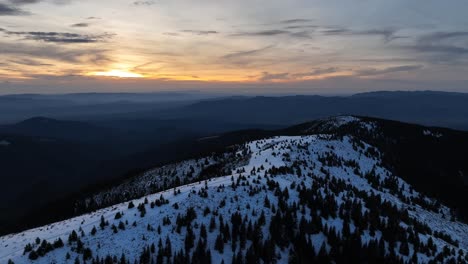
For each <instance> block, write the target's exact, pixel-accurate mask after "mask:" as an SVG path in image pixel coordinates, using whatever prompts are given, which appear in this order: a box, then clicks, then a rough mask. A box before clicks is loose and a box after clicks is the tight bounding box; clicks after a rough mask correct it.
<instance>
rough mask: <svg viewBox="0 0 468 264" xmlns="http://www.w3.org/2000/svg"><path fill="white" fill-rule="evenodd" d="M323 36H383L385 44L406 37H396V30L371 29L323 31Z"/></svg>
mask: <svg viewBox="0 0 468 264" xmlns="http://www.w3.org/2000/svg"><path fill="white" fill-rule="evenodd" d="M321 32H322V34H324V35H328V36H382V37H383V39H384V41H385V42H390V41H392V40H394V39H397V38H405V37H404V36H396V35H395V33H396V32H397V30H395V29H370V30H351V29H348V28H332V29H327V30H322V31H321Z"/></svg>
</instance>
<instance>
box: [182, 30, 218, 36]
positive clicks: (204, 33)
mask: <svg viewBox="0 0 468 264" xmlns="http://www.w3.org/2000/svg"><path fill="white" fill-rule="evenodd" d="M181 32H184V33H192V34H194V35H199V36H203V35H213V34H218V33H219V32H218V31H214V30H191V29H186V30H181Z"/></svg>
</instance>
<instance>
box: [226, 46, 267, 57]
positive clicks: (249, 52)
mask: <svg viewBox="0 0 468 264" xmlns="http://www.w3.org/2000/svg"><path fill="white" fill-rule="evenodd" d="M272 47H273V46H272V45H270V46H266V47H264V48H261V49H254V50H246V51H239V52H234V53H230V54H227V55H224V56H223V58H224V59H235V58H240V57H250V56H255V55H258V54H260V53H263V52H264V51H266V50H268V49H271V48H272Z"/></svg>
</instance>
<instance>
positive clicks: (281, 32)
mask: <svg viewBox="0 0 468 264" xmlns="http://www.w3.org/2000/svg"><path fill="white" fill-rule="evenodd" d="M289 33H291V32H289V31H287V30H280V29H272V30H261V31H253V32H240V33H235V34H233V36H277V35H285V34H289Z"/></svg>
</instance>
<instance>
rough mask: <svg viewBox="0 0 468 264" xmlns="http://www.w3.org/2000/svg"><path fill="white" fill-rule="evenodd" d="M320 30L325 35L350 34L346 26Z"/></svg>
mask: <svg viewBox="0 0 468 264" xmlns="http://www.w3.org/2000/svg"><path fill="white" fill-rule="evenodd" d="M321 32H322V33H323V34H325V35H348V34H350V32H351V30H349V29H347V28H334V29H326V30H322V31H321Z"/></svg>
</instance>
